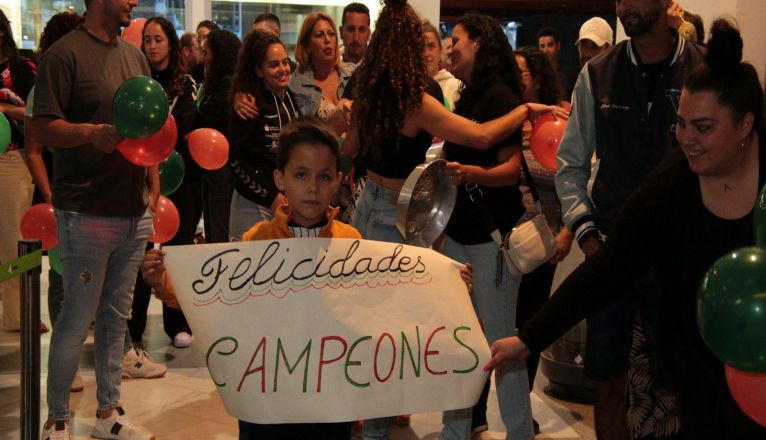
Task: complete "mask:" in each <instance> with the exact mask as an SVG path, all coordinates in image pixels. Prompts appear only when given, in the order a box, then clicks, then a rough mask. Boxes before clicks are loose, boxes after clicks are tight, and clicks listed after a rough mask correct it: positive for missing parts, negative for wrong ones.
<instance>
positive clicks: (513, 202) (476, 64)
mask: <svg viewBox="0 0 766 440" xmlns="http://www.w3.org/2000/svg"><path fill="white" fill-rule="evenodd" d="M452 40H453V46H452V48H451V49H450V50H449V51H448V53H447V54H448V56H449V58H450V62H451V64H452V68H451V69H452V74H453V75H455V77H456V78H457V79H459V80H460V81H462V82H463V84H464V87H463V89H462V90H461V92H460V98H459V100H458V102H457V107H456V108H455V113H457V114H458V115H461V116H463V117H465V118H467V119H471V120H475V121H478V122H484V121H488V120H491V119H493V118H495V117H498V116H501V115H503V114H505V113H507V112H509V111H511V110H513V109H514V108H515V107H517V106H518V105H519V104H520V103H521V93H522V92H521V82H520V78H519V68H518V66H517V65H516V60H515V58H514V56H513V49H512V48H511V45H510V44H509V43H508V39H507V38H505V35H504V33H503V30H502V28H501V27H500V23H498V22H497V21H496V20H495V19H493V18H491V17H488V16H486V15H478V14H466V15H464V16H463V17H461V18H460V19H459V20H458V22H457V24H456V25H455V29H454V32H453V34H452ZM445 151H446V159H447V161H448V163H447V172H448V174H449V175H450V177H451V178H452V179H453V180H454V181H459V182H461V183H460V184H459V185H458V193H457V200H456V203H455V208H454V210H453V212H452V216H451V217H450V219H449V222H448V223H447V228H446V230H445V232H446V236H447V237H446V240H445V245H444V253H445V254H446V255H447V256H449V257H450V258H453V259H455V260H457V261H460V262H463V263H470V264H471V265H472V266H473V267H474V283H473V285H474V289H473V297H472V299H473V302H474V307H475V308H476V312H477V314H478V316H479V320H480V321H481V322H482V326H483V328H484V333H485V334H486V335H487V339H488V341H489V342H490V343H492V342H493V341H495V340H497V339H500V338H502V337H506V336H509V335H513V334H515V332H516V325H515V318H516V298H517V294H518V289H519V284H520V283H521V277H519V276H515V275H512V274H511V273H510V272H508V270H507V267H506V266H505V262H504V261H503V260H502V258H498V255H499V254H500V249H499V247H498V244H497V243H496V242H495V241H494V240H493V239H492V236H491V235H490V233H491V232H492V231H493V230H495V229H499V231H500V232H501V233H502V234H505V233H507V232H508V231H510V230H511V228H513V225H515V224H516V223H517V222H518V220H519V218H520V217H521V216H522V214H523V213H524V205H523V204H522V202H521V193H520V192H519V187H518V182H519V171H520V169H521V168H520V166H521V130H516V132H515V133H513V134H512V135H511V136H509V137H507V138H505V139H502V140H501V141H499V142H497V143H495V144H494V145H492V146H491V147H490V148H488V149H486V150H477V149H474V148H470V147H467V146H465V145H461V144H459V143H452V142H449V143H447V144H446V145H445ZM477 212H479V213H480V215H478V216H477ZM477 217H478V218H477ZM526 374H527V373H526V368H525V365H524V364H523V363H517V364H515V365H513V366H512V367H511V368H506V369H505V370H503V371H502V372H500V373H499V374H498V375H496V376H495V383H496V388H497V397H498V403H499V406H500V415H501V417H502V419H503V423H504V424H505V427H506V431H507V433H508V434H507V436H508V438H513V439H531V438H533V437H534V433H533V430H532V415H531V414H532V413H531V406H530V401H529V394H528V392H527V391H528V381H527V375H526ZM445 421H446V424H445V427H444V431H442V438H458V439H467V438H470V431H471V429H470V427H471V409H470V408H469V409H466V410H460V411H451V412H448V413H446V414H445Z"/></svg>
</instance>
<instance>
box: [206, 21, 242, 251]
mask: <svg viewBox="0 0 766 440" xmlns="http://www.w3.org/2000/svg"><path fill="white" fill-rule="evenodd" d="M241 45H242V43H241V42H240V41H239V38H237V36H236V35H234V34H233V33H231V32H229V31H224V30H214V31H212V32H210V33H209V34H208V35H207V39H206V42H205V52H204V56H203V58H202V63H203V65H204V66H205V84H204V87H203V88H202V90H201V91H200V95H198V96H197V100H198V107H199V115H198V116H197V120H196V121H195V123H194V128H213V129H215V130H218V131H219V132H221V134H223V135H224V136H225V137H226V138H227V139H228V138H229V130H228V125H229V112H230V110H229V109H230V108H231V103H230V101H229V88H230V86H231V78H232V75H233V74H234V67H235V66H236V65H237V52H239V48H240V46H241ZM233 193H234V175H233V174H232V172H231V170H230V169H229V167H228V166H224V167H223V168H221V169H218V170H212V171H211V170H205V171H203V175H202V212H203V218H204V221H205V240H206V241H207V242H208V243H224V242H227V241H229V209H230V208H231V197H232V194H233Z"/></svg>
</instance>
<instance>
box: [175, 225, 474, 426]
mask: <svg viewBox="0 0 766 440" xmlns="http://www.w3.org/2000/svg"><path fill="white" fill-rule="evenodd" d="M164 250H165V252H166V253H167V256H166V257H165V265H166V267H167V269H168V275H169V276H170V280H171V281H172V283H173V286H174V288H175V291H176V294H177V295H178V299H179V302H180V303H181V306H182V308H183V311H184V314H185V315H186V318H187V319H188V321H189V324H190V325H191V328H192V330H193V332H194V337H195V341H196V343H198V344H200V345H201V347H202V350H203V352H204V353H205V354H206V362H207V366H208V369H209V371H210V375H211V376H212V379H213V381H214V382H215V383H216V385H217V386H218V390H219V392H220V393H221V396H222V397H223V401H224V404H225V406H226V409H227V411H228V412H229V413H230V414H231V415H233V416H235V417H237V418H239V419H242V420H246V421H249V422H254V423H301V422H340V421H349V420H360V419H367V418H373V417H382V416H391V415H398V414H408V413H420V412H430V411H436V410H444V409H457V408H466V407H470V406H472V405H473V404H474V403H475V402H476V401H477V399H478V397H479V394H480V393H481V390H482V387H483V386H484V383H485V382H486V380H487V375H488V373H486V372H484V371H483V369H482V367H483V366H484V364H485V363H486V362H487V361H488V360H489V347H488V346H487V342H486V338H485V337H484V334H483V333H482V331H481V328H480V327H479V322H478V320H477V318H476V315H475V313H474V311H473V307H472V306H471V300H470V297H469V295H468V292H467V288H466V286H465V284H464V283H463V281H462V280H461V278H460V274H459V268H460V265H459V264H458V263H456V262H454V261H452V260H450V259H449V258H447V257H445V256H443V255H441V254H439V253H437V252H434V251H432V250H430V249H424V248H418V247H412V246H404V245H397V244H392V243H383V242H377V241H368V240H351V239H325V238H314V239H306V238H300V239H286V240H273V241H268V240H267V241H253V242H238V243H226V244H211V245H196V246H172V247H165V248H164Z"/></svg>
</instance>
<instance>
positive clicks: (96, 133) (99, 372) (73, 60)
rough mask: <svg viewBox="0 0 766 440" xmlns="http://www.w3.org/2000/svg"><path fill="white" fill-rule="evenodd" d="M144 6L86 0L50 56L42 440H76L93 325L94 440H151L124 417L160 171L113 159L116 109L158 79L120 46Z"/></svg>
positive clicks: (40, 94) (39, 110)
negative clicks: (54, 302)
mask: <svg viewBox="0 0 766 440" xmlns="http://www.w3.org/2000/svg"><path fill="white" fill-rule="evenodd" d="M137 5H138V1H137V0H85V7H86V11H87V14H86V16H85V21H84V23H83V25H82V26H80V27H79V28H77V29H75V30H73V31H71V32H70V33H68V34H67V35H66V36H64V37H62V38H61V39H60V40H59V41H58V42H57V43H56V44H54V45H53V46H52V47H51V48H50V49H48V51H47V52H46V53H45V54H44V55H43V56H42V58H41V63H40V69H39V72H38V77H37V83H36V86H35V90H36V91H35V101H34V119H33V123H32V124H33V127H34V130H35V132H36V133H38V134H39V137H40V141H41V142H42V143H43V144H45V145H48V146H50V147H53V149H54V156H53V160H54V167H53V170H54V171H53V172H54V176H53V206H54V208H55V211H56V219H57V220H56V221H57V232H58V238H59V248H60V249H61V260H62V264H63V267H64V275H63V281H64V300H63V303H62V308H61V312H60V313H59V317H58V321H57V325H56V326H55V327H54V330H53V335H52V337H51V343H50V353H49V360H48V364H49V370H48V371H49V373H48V408H49V415H48V420H47V422H46V423H45V425H44V430H43V436H42V438H43V439H44V440H48V439H69V438H70V433H69V426H68V425H69V387H70V384H71V383H72V379H73V378H74V374H75V371H76V369H77V364H78V362H79V358H80V349H81V348H82V344H83V342H84V341H85V338H86V336H87V334H88V328H89V326H90V324H91V322H93V321H94V320H95V323H96V324H95V343H94V353H95V365H96V382H97V385H98V389H97V392H96V396H97V399H98V410H97V414H96V423H95V427H94V428H93V432H92V434H91V435H92V436H94V437H97V438H119V439H129V440H149V439H153V438H154V436H153V435H152V433H151V432H149V431H148V430H147V429H145V428H143V427H141V426H137V425H134V424H133V423H131V421H130V420H129V419H128V418H127V416H126V415H125V411H123V409H122V407H120V403H119V400H120V382H121V371H122V368H121V367H122V357H123V345H124V338H125V330H126V319H128V318H129V317H130V307H131V302H132V296H133V286H134V285H135V280H136V275H137V271H138V264H139V263H140V261H141V258H142V256H143V253H144V249H145V247H146V243H147V241H148V239H149V235H150V234H151V232H152V218H153V215H152V212H153V210H154V209H155V207H156V204H157V199H158V197H159V189H160V188H159V173H158V168H157V166H154V167H150V168H149V169H147V168H144V167H139V166H136V165H134V164H132V163H130V162H128V161H127V160H125V158H123V157H122V155H121V154H120V153H119V152H116V151H114V150H115V148H116V146H117V144H118V143H119V142H120V141H121V140H122V138H121V137H120V135H119V134H118V133H117V131H116V130H115V128H114V126H113V125H111V124H112V99H113V98H114V94H115V92H116V90H117V89H118V87H119V86H120V85H121V84H122V83H123V82H124V81H125V80H127V79H129V78H131V77H134V76H136V75H146V76H149V75H150V70H149V65H148V63H147V61H146V58H145V57H144V55H143V54H142V53H141V52H140V51H139V50H138V49H136V48H135V47H133V46H131V45H130V44H129V43H127V42H125V41H124V40H122V39H121V38H119V34H120V26H127V25H128V24H129V23H130V14H131V11H132V9H133V8H134V7H136V6H137Z"/></svg>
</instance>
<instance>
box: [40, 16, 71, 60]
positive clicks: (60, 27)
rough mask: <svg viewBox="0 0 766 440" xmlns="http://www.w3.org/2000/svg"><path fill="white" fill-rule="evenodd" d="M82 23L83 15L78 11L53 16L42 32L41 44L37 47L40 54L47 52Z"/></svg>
mask: <svg viewBox="0 0 766 440" xmlns="http://www.w3.org/2000/svg"><path fill="white" fill-rule="evenodd" d="M80 23H82V16H80V14H78V13H76V12H59V13H58V14H56V15H54V16H53V17H51V19H50V20H48V23H46V24H45V28H43V33H42V34H40V44H39V45H38V47H37V53H38V55H42V54H43V53H45V51H46V50H48V49H49V48H50V47H51V46H53V43H55V42H56V41H58V40H59V38H61V37H63V36H64V35H66V34H68V33H69V31H71V30H72V29H74V28H76V27H77V26H79V25H80Z"/></svg>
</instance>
